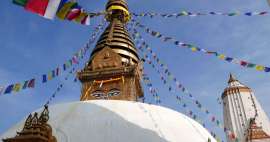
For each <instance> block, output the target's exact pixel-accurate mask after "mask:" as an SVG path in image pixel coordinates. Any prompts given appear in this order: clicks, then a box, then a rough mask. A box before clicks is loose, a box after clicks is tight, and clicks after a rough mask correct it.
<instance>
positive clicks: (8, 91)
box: [4, 84, 14, 94]
mask: <svg viewBox="0 0 270 142" xmlns="http://www.w3.org/2000/svg"><path fill="white" fill-rule="evenodd" d="M13 86H14V85H13V84H12V85H9V86H8V87H7V88H6V90H5V92H4V94H9V93H11V91H12V90H13Z"/></svg>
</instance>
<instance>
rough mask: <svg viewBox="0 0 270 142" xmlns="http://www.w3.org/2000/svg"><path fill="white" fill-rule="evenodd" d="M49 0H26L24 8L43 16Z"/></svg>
mask: <svg viewBox="0 0 270 142" xmlns="http://www.w3.org/2000/svg"><path fill="white" fill-rule="evenodd" d="M48 3H49V0H28V1H27V3H26V5H25V7H24V8H25V10H27V11H31V12H33V13H37V14H39V15H41V16H44V14H45V12H46V8H47V5H48Z"/></svg>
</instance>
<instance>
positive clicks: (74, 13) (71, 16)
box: [66, 5, 81, 21]
mask: <svg viewBox="0 0 270 142" xmlns="http://www.w3.org/2000/svg"><path fill="white" fill-rule="evenodd" d="M80 14H81V7H80V6H78V5H76V6H75V7H74V8H72V9H71V10H70V11H69V12H68V14H67V16H66V18H67V19H68V20H70V21H71V20H73V19H75V18H76V17H78V16H79V15H80Z"/></svg>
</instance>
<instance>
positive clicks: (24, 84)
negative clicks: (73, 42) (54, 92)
mask: <svg viewBox="0 0 270 142" xmlns="http://www.w3.org/2000/svg"><path fill="white" fill-rule="evenodd" d="M104 25H105V20H104V19H103V20H102V22H101V24H99V25H98V26H97V27H95V31H94V33H93V34H92V35H91V37H90V39H89V41H88V43H87V44H86V45H85V46H84V47H83V48H81V49H80V50H79V51H78V52H77V53H75V54H74V55H73V56H72V58H70V59H69V60H67V61H66V62H65V63H64V64H63V65H62V66H58V67H56V68H55V69H53V70H51V71H49V72H48V73H45V74H43V75H41V76H40V82H41V83H42V84H43V83H46V82H48V81H50V80H52V79H54V78H56V77H58V76H59V75H61V74H62V72H65V71H66V70H67V69H69V68H71V67H72V66H73V65H76V64H78V63H79V61H80V60H81V59H83V57H84V56H85V54H86V52H87V51H88V50H89V49H90V45H91V44H93V43H94V42H95V40H96V37H97V36H98V33H99V32H100V31H101V30H102V29H103V28H104ZM37 81H39V79H37V78H34V77H33V78H31V79H29V80H26V81H21V82H18V83H15V84H10V85H7V86H6V87H4V86H0V95H5V94H11V93H17V92H20V91H22V90H25V89H32V88H35V85H36V83H37Z"/></svg>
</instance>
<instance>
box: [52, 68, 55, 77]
mask: <svg viewBox="0 0 270 142" xmlns="http://www.w3.org/2000/svg"><path fill="white" fill-rule="evenodd" d="M52 78H55V70H53V71H52Z"/></svg>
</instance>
